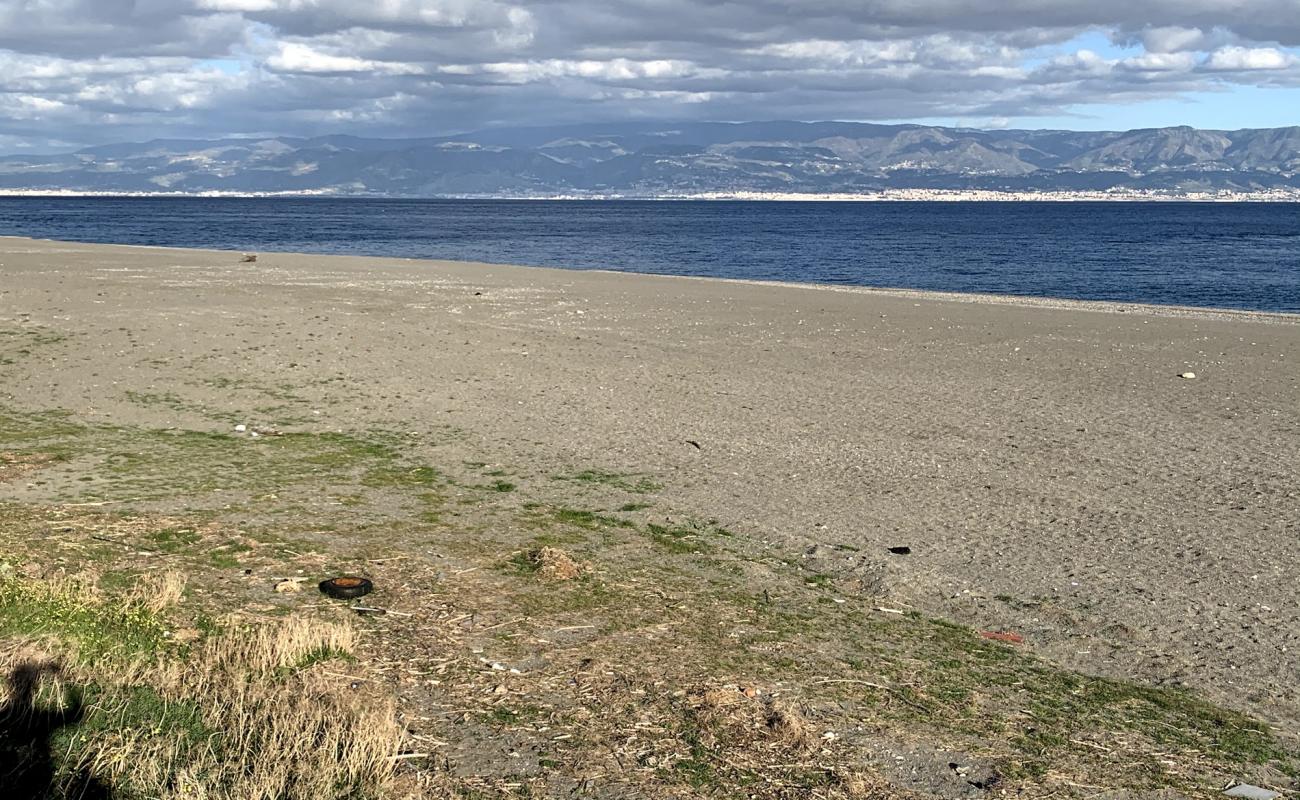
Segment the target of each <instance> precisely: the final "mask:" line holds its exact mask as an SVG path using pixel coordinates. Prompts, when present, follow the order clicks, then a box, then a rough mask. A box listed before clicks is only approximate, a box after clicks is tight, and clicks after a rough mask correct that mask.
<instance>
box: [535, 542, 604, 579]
mask: <svg viewBox="0 0 1300 800" xmlns="http://www.w3.org/2000/svg"><path fill="white" fill-rule="evenodd" d="M528 559H529V561H531V562H532V564H533V566H534V567H536V569H537V576H538V577H539V578H544V579H546V580H551V581H571V580H573V579H574V578H577V577H580V576H581V575H582V574H583V573H584V572H586V571H588V570H589V569H590V565H588V564H583V563H581V562H578V561H575V560H574V559H573V557H572V556H570V555H569V554H568V553H566V552H564V551H563V550H561V549H560V548H558V547H542V548H538V549H537V550H533V551H531V552H529V553H528Z"/></svg>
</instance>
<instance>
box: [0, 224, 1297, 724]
mask: <svg viewBox="0 0 1300 800" xmlns="http://www.w3.org/2000/svg"><path fill="white" fill-rule="evenodd" d="M480 292H481V294H479V293H480ZM1298 319H1300V318H1294V317H1286V316H1279V315H1251V314H1241V313H1214V312H1198V311H1192V310H1169V309H1153V308H1144V307H1136V306H1129V307H1117V306H1113V305H1110V306H1103V305H1089V304H1079V303H1062V302H1033V301H1028V302H1026V301H1014V302H1001V301H998V300H997V299H989V298H961V297H951V296H938V295H926V294H920V293H907V292H873V291H868V290H853V291H841V290H829V289H824V288H816V287H797V286H781V285H763V284H750V283H737V282H723V281H711V280H697V279H680V278H667V277H654V276H641V275H625V274H610V273H597V272H572V271H557V270H545V269H534V268H519V267H507V266H494V265H484V264H463V263H448V262H414V261H404V260H394V259H379V258H343V257H322V256H306V255H277V254H262V255H261V256H260V257H259V260H258V262H257V263H255V264H240V263H238V254H231V253H224V252H211V251H197V250H167V249H152V248H128V247H112V246H100V245H82V244H66V243H49V242H37V241H31V240H26V239H14V238H9V239H0V321H4V322H6V323H11V324H12V323H15V322H23V323H24V324H32V325H44V326H48V327H50V328H53V329H56V330H59V331H63V332H66V333H70V334H73V338H72V339H71V340H70V345H69V348H68V349H66V350H65V351H64V352H65V353H66V356H65V357H61V358H60V359H59V360H57V361H55V362H52V363H48V364H46V365H44V366H43V367H42V368H41V369H40V370H39V371H36V370H29V371H28V372H27V374H17V375H16V378H15V380H13V381H12V382H9V381H6V385H4V386H0V403H4V404H8V405H10V406H16V407H21V408H29V409H42V408H50V407H62V408H67V409H71V410H73V411H75V412H77V413H78V414H81V415H92V414H93V415H103V416H105V417H108V418H111V419H114V420H119V421H122V422H132V421H138V422H148V423H149V424H153V425H158V424H176V425H185V426H189V427H196V426H200V425H204V424H207V425H208V426H209V427H211V426H212V425H213V424H214V423H212V422H211V420H207V421H206V422H205V421H204V420H203V419H202V418H201V417H191V416H187V415H186V414H185V413H184V412H182V411H168V410H167V409H165V408H164V409H158V408H152V409H149V408H141V407H140V406H139V405H138V404H132V403H131V402H129V401H128V399H127V397H126V393H127V392H128V391H136V392H153V393H161V392H167V391H169V388H170V387H173V386H177V385H179V384H180V383H181V382H182V381H185V382H186V384H185V385H186V387H187V388H186V391H187V392H188V396H194V393H195V392H196V391H202V390H200V389H196V388H195V381H194V378H195V376H196V375H202V374H204V373H217V372H219V373H221V374H225V375H247V376H253V377H256V378H258V379H259V380H264V381H268V382H273V383H284V384H293V385H296V386H303V385H307V384H309V383H311V382H312V381H313V380H315V379H319V378H322V377H328V376H333V375H337V374H346V375H347V376H349V377H351V378H353V379H355V382H354V383H352V384H350V385H351V386H355V387H360V388H358V389H357V390H356V391H352V392H349V393H348V395H347V396H346V397H343V398H341V399H335V400H333V401H332V405H330V406H329V407H328V408H327V410H326V413H325V418H326V419H328V420H329V424H337V425H339V426H340V427H343V426H350V427H364V426H368V425H375V426H387V427H394V428H401V427H402V426H403V425H404V424H407V423H409V422H410V421H411V420H419V421H420V422H421V423H422V424H438V423H449V424H453V425H455V426H458V427H459V428H462V429H465V430H467V431H470V432H472V433H473V434H474V435H475V436H476V437H478V439H479V440H481V441H482V442H485V443H486V444H485V446H486V447H487V448H489V450H492V451H494V452H495V453H496V454H498V456H499V458H500V459H501V460H502V461H503V462H510V463H518V464H526V465H530V466H533V467H535V468H537V469H548V468H557V467H561V468H562V467H563V466H565V465H571V464H575V463H576V464H591V465H598V466H600V467H603V468H606V469H609V470H612V471H634V472H648V473H653V474H654V475H656V476H657V477H658V479H659V480H661V481H662V482H663V483H665V484H666V486H667V488H666V490H665V493H664V496H665V498H666V500H667V501H668V502H669V503H671V504H672V505H674V506H675V507H676V508H678V509H680V510H682V511H684V512H690V513H696V514H700V515H705V516H708V517H716V518H718V519H719V520H721V521H722V522H723V523H724V524H726V525H728V527H733V526H734V527H735V528H736V529H738V530H743V531H744V532H746V533H747V534H749V535H753V536H758V537H760V538H763V539H766V540H768V541H770V542H772V543H773V544H774V545H775V546H776V547H779V548H782V549H785V550H788V551H789V553H790V554H792V556H794V557H797V556H798V554H800V553H801V552H802V551H804V550H805V549H807V548H809V547H811V546H813V545H816V544H847V545H852V546H855V547H858V548H862V549H863V550H864V551H865V552H867V553H870V554H873V556H874V555H875V554H877V553H878V554H879V557H880V559H881V560H882V561H884V562H885V563H886V565H887V567H886V569H887V571H886V573H885V576H884V586H883V590H884V591H886V592H887V593H888V598H887V602H888V603H890V604H892V605H896V606H898V607H904V606H907V607H913V608H916V609H919V610H922V611H925V612H930V613H935V614H939V615H942V616H946V617H948V618H952V619H956V620H959V621H962V622H965V623H969V624H972V625H976V626H979V627H985V628H997V629H1007V630H1014V631H1018V632H1020V633H1022V634H1023V635H1024V636H1025V637H1026V639H1027V641H1028V642H1029V646H1030V647H1032V649H1033V650H1034V651H1036V652H1039V653H1041V654H1043V655H1045V656H1047V657H1049V658H1051V659H1054V660H1056V661H1058V662H1060V663H1063V664H1066V665H1069V666H1072V667H1076V668H1080V669H1083V670H1085V671H1089V672H1093V673H1098V674H1105V675H1114V676H1125V677H1131V678H1138V679H1141V680H1145V681H1150V682H1153V683H1157V684H1166V685H1167V684H1181V685H1186V686H1189V687H1191V688H1194V689H1196V690H1198V691H1200V692H1203V693H1204V694H1205V695H1207V696H1208V697H1210V698H1211V699H1214V700H1216V701H1218V702H1221V703H1223V704H1225V705H1228V706H1231V707H1235V708H1238V709H1242V710H1245V711H1248V712H1250V713H1253V714H1256V715H1258V716H1261V717H1263V718H1265V719H1267V720H1269V721H1271V722H1273V723H1275V724H1276V725H1278V726H1279V727H1280V729H1281V731H1282V732H1286V733H1289V734H1292V735H1295V734H1297V733H1300V723H1297V720H1298V719H1300V690H1297V687H1298V686H1300V668H1298V667H1297V660H1296V653H1297V651H1298V650H1300V606H1298V604H1297V597H1300V564H1298V562H1297V559H1296V545H1297V536H1298V535H1300V479H1298V478H1300V365H1298V364H1297V361H1300V325H1297V324H1296V322H1297V320H1298ZM1185 371H1194V372H1195V373H1196V375H1197V377H1196V378H1195V379H1194V380H1185V379H1182V378H1179V377H1178V375H1179V373H1182V372H1185ZM8 374H9V375H14V373H13V372H12V371H11V372H10V373H8ZM207 391H208V392H209V394H210V395H211V397H210V400H211V401H212V402H214V403H218V402H220V396H219V391H218V390H217V389H209V390H207ZM309 391H310V390H309ZM322 396H323V395H322ZM688 440H691V441H694V442H697V443H698V444H699V447H698V448H697V447H696V446H694V445H692V444H688V443H687V441H688ZM897 545H906V546H908V547H910V548H911V550H912V553H911V555H906V556H893V555H890V554H889V553H887V552H886V551H885V548H887V547H889V546H897ZM882 602H886V600H882Z"/></svg>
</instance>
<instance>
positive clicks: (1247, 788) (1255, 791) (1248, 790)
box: [1223, 783, 1282, 800]
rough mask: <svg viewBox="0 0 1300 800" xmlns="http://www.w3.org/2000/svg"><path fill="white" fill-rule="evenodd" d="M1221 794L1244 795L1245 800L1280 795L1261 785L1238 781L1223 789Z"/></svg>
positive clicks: (1264, 798) (1263, 799)
mask: <svg viewBox="0 0 1300 800" xmlns="http://www.w3.org/2000/svg"><path fill="white" fill-rule="evenodd" d="M1223 794H1224V795H1226V796H1227V797H1245V798H1247V800H1273V798H1275V797H1281V796H1282V793H1281V792H1275V791H1273V790H1272V789H1265V788H1263V787H1262V786H1251V785H1250V784H1249V783H1239V784H1237V785H1236V786H1233V787H1232V788H1231V789H1227V790H1225V791H1224V792H1223Z"/></svg>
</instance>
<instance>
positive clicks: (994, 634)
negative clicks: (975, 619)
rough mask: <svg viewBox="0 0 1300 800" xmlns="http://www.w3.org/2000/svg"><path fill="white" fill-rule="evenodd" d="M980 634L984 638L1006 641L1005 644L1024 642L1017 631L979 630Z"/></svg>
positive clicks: (1023, 638)
mask: <svg viewBox="0 0 1300 800" xmlns="http://www.w3.org/2000/svg"><path fill="white" fill-rule="evenodd" d="M980 636H983V637H984V638H985V639H992V640H993V641H995V642H1006V643H1007V644H1024V643H1025V637H1023V636H1021V635H1020V634H1018V633H1008V632H1007V631H980Z"/></svg>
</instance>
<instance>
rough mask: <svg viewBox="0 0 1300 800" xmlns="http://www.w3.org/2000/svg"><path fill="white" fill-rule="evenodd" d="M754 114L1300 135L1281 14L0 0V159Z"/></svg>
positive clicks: (908, 5)
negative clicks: (278, 138)
mask: <svg viewBox="0 0 1300 800" xmlns="http://www.w3.org/2000/svg"><path fill="white" fill-rule="evenodd" d="M771 119H795V120H856V121H871V122H921V123H927V124H943V125H960V126H967V127H982V128H1002V127H1016V128H1069V129H1077V130H1099V129H1113V130H1124V129H1131V128H1143V127H1158V126H1164V125H1193V126H1196V127H1202V128H1219V129H1235V128H1245V127H1280V126H1285V125H1295V124H1300V0H0V152H11V153H16V152H32V151H59V150H71V149H75V148H78V147H82V146H86V145H92V144H102V143H108V142H119V141H143V140H148V139H154V138H216V137H221V136H247V135H293V136H313V135H323V134H337V133H344V134H353V135H360V136H384V137H405V136H429V135H445V134H449V133H456V132H460V131H468V130H476V129H480V128H486V127H493V126H518V125H545V124H562V123H572V122H610V121H628V120H664V121H682V120H714V121H746V120H771Z"/></svg>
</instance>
